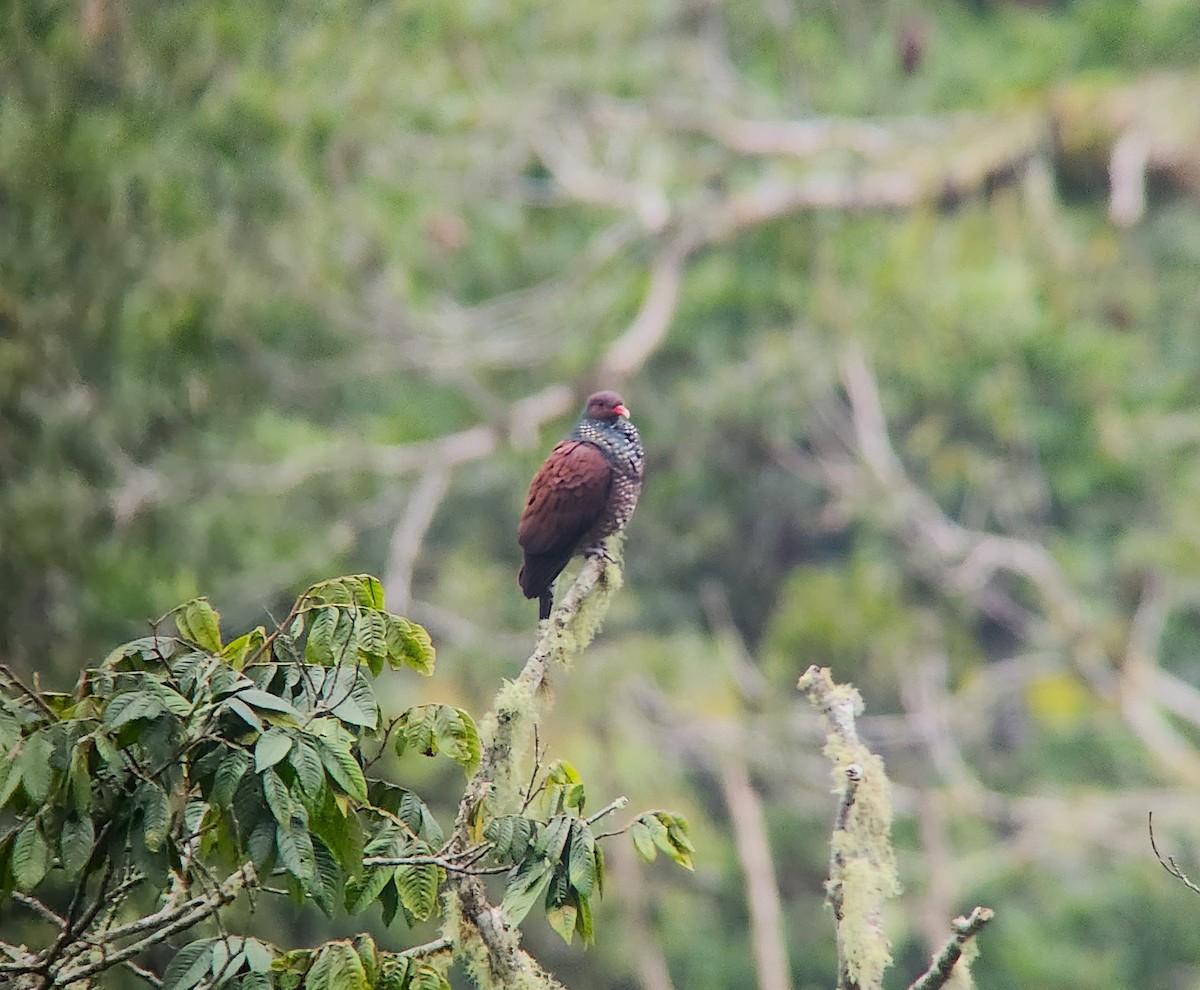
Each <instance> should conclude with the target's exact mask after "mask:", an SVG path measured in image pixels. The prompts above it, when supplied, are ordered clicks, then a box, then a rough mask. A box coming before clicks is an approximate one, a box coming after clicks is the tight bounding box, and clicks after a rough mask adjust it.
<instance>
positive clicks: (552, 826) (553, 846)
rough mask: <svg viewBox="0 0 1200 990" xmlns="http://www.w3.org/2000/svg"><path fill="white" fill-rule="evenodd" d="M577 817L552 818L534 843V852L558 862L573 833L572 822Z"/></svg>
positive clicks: (562, 816)
mask: <svg viewBox="0 0 1200 990" xmlns="http://www.w3.org/2000/svg"><path fill="white" fill-rule="evenodd" d="M575 821H577V819H574V818H569V817H567V816H566V815H558V816H556V817H554V818H551V819H550V821H548V822H546V824H545V825H544V826H543V828H542V833H541V835H540V836H538V840H537V842H535V843H534V846H533V849H534V852H536V853H538V854H539V855H542V856H545V857H546V858H547V859H549V860H551V861H552V862H558V860H559V859H560V858H561V857H562V853H563V849H564V848H565V847H566V844H567V839H568V838H570V835H571V824H572V822H575Z"/></svg>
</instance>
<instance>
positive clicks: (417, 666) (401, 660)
mask: <svg viewBox="0 0 1200 990" xmlns="http://www.w3.org/2000/svg"><path fill="white" fill-rule="evenodd" d="M387 642H388V657H387V659H388V665H389V666H390V667H391V668H392V669H393V670H399V669H400V668H401V667H402V666H404V665H405V664H407V665H408V666H409V667H411V668H412V669H413V670H415V671H416V672H417V673H418V674H422V675H424V676H426V677H428V676H429V675H430V674H432V673H433V667H434V663H435V661H436V659H437V656H436V653H435V651H434V649H433V640H432V639H430V638H429V633H428V632H426V631H425V630H424V629H423V628H422V627H421V626H419V625H417V624H416V623H415V622H409V620H408V619H405V618H402V617H401V616H399V615H391V614H390V613H389V614H388V631H387Z"/></svg>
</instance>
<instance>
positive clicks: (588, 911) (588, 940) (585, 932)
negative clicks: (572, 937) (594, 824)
mask: <svg viewBox="0 0 1200 990" xmlns="http://www.w3.org/2000/svg"><path fill="white" fill-rule="evenodd" d="M597 848H599V847H597ZM576 906H577V907H578V910H579V913H578V914H577V915H576V916H575V931H577V932H579V937H580V938H582V939H583V944H584V945H593V944H594V943H595V941H596V933H595V931H594V929H593V928H592V905H591V902H590V901H589V900H588V898H586V897H580V898H579V900H578V902H577V904H576Z"/></svg>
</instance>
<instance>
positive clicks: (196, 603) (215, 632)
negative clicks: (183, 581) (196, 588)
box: [175, 598, 221, 653]
mask: <svg viewBox="0 0 1200 990" xmlns="http://www.w3.org/2000/svg"><path fill="white" fill-rule="evenodd" d="M220 622H221V617H220V616H219V615H218V614H217V612H216V609H214V608H213V607H212V605H210V604H209V601H208V599H207V598H193V599H192V600H191V601H190V602H185V603H184V604H183V605H181V606H179V609H178V610H177V611H176V612H175V625H176V626H178V627H179V635H181V636H182V637H183V638H184V639H186V640H187V641H188V642H190V643H195V644H196V645H197V646H199V647H201V648H202V649H205V650H208V652H209V653H220V652H221V626H220Z"/></svg>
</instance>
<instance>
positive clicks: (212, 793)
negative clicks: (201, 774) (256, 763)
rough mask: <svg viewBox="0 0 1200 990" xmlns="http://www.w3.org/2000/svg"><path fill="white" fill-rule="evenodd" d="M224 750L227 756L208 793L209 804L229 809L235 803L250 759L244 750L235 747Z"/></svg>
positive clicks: (219, 766)
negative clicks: (235, 796)
mask: <svg viewBox="0 0 1200 990" xmlns="http://www.w3.org/2000/svg"><path fill="white" fill-rule="evenodd" d="M224 749H225V752H226V753H227V755H226V756H225V757H224V758H223V759H222V760H221V762H220V764H218V766H217V771H216V773H215V774H213V782H212V787H211V788H210V789H209V792H208V800H209V802H210V803H211V804H215V805H217V806H218V807H227V806H228V805H229V804H230V803H231V802H232V801H233V795H234V794H235V793H236V792H237V786H238V784H239V783H240V782H241V779H242V777H243V775H244V774H245V773H246V771H247V770H248V769H249V767H250V757H249V756H248V755H247V754H246V752H245V751H244V750H241V749H237V748H236V747H233V746H228V747H224Z"/></svg>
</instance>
